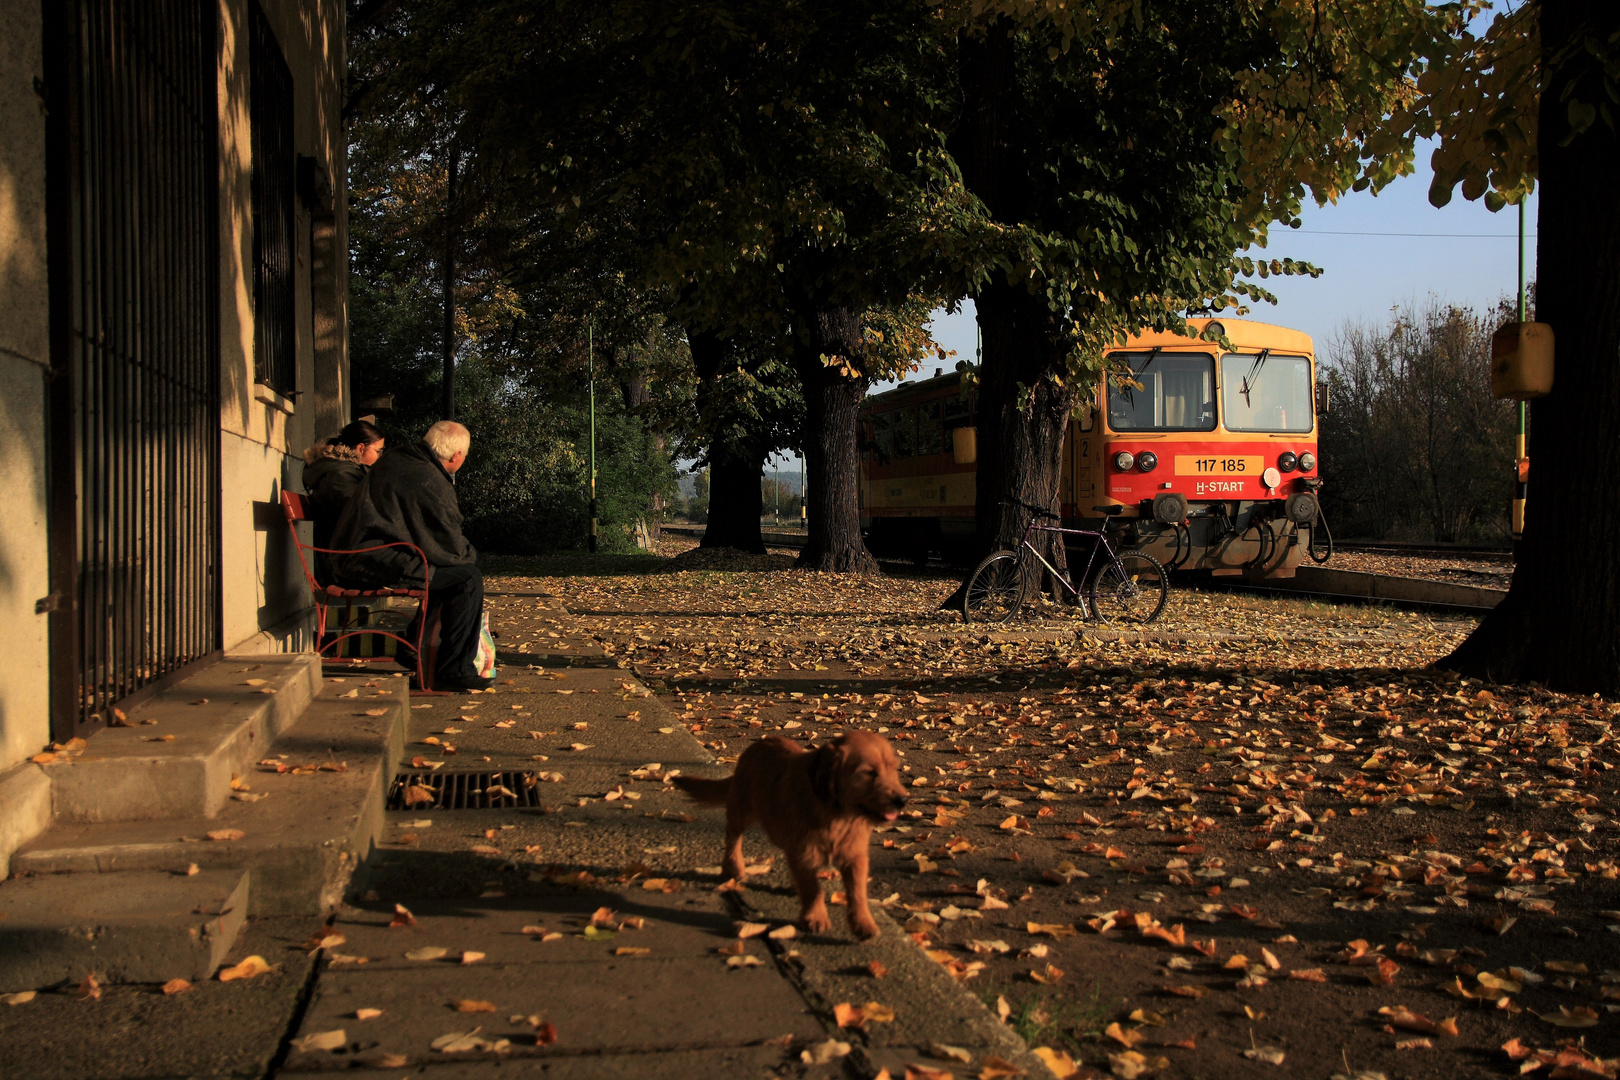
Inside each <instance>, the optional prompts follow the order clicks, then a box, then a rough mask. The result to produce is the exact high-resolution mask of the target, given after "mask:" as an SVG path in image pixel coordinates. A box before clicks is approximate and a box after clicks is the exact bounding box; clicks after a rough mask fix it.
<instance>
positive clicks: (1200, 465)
mask: <svg viewBox="0 0 1620 1080" xmlns="http://www.w3.org/2000/svg"><path fill="white" fill-rule="evenodd" d="M1264 462H1265V458H1263V457H1261V456H1259V455H1258V454H1255V455H1252V456H1248V457H1245V456H1242V455H1236V454H1230V455H1228V454H1177V455H1176V475H1177V476H1259V475H1260V473H1261V471H1262V470H1263V469H1264V468H1265V464H1264Z"/></svg>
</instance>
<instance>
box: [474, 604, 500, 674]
mask: <svg viewBox="0 0 1620 1080" xmlns="http://www.w3.org/2000/svg"><path fill="white" fill-rule="evenodd" d="M473 666H474V667H476V668H477V669H478V677H479V678H480V679H493V678H494V677H495V638H494V637H493V636H491V634H490V632H489V612H487V611H486V612H484V616H483V620H482V622H481V623H480V624H479V627H478V652H477V653H476V654H475V655H474V656H473Z"/></svg>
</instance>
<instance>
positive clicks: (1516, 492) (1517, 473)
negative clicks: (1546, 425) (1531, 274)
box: [1511, 196, 1530, 540]
mask: <svg viewBox="0 0 1620 1080" xmlns="http://www.w3.org/2000/svg"><path fill="white" fill-rule="evenodd" d="M1525 299H1526V297H1525V285H1524V198H1523V197H1522V196H1521V197H1520V199H1519V322H1520V323H1521V324H1523V322H1524V318H1525V314H1526V311H1525V308H1526V304H1525ZM1527 408H1528V407H1527V405H1526V403H1525V402H1523V401H1520V402H1519V435H1518V438H1517V439H1516V440H1514V444H1513V511H1512V517H1511V526H1512V530H1513V539H1515V540H1517V539H1519V537H1521V536H1523V535H1524V500H1525V495H1526V493H1527V492H1528V491H1529V487H1530V458H1529V457H1528V456H1526V454H1525V414H1526V411H1527Z"/></svg>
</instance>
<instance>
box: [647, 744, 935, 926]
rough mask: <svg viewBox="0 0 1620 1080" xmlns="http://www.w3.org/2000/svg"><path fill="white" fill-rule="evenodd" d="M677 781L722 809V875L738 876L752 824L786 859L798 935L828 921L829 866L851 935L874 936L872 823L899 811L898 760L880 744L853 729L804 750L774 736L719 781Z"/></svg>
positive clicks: (901, 792)
mask: <svg viewBox="0 0 1620 1080" xmlns="http://www.w3.org/2000/svg"><path fill="white" fill-rule="evenodd" d="M675 784H676V786H677V787H679V788H680V789H681V790H682V791H685V792H686V793H687V794H688V795H690V796H692V798H694V799H696V800H697V801H698V802H700V803H708V804H711V805H715V806H721V805H723V806H724V807H725V808H726V858H725V863H724V870H725V873H726V875H727V876H728V877H731V878H734V879H736V880H737V881H741V880H742V876H743V857H742V834H743V831H744V830H745V829H747V828H748V826H749V824H750V823H752V822H754V821H758V822H759V823H760V825H761V826H762V827H763V828H764V829H765V835H766V836H769V837H770V838H771V842H772V843H774V844H775V845H776V846H777V847H779V848H781V849H782V851H783V853H785V854H786V855H787V864H788V870H789V872H791V873H792V875H793V883H794V886H795V887H796V888H797V889H798V890H799V901H800V903H801V904H802V905H803V907H802V910H801V911H800V913H799V918H800V919H801V920H802V921H803V923H804V926H805V929H807V930H810V931H813V932H818V933H819V932H821V931H824V930H826V929H827V928H828V927H830V926H831V925H832V920H831V919H829V918H828V917H827V903H826V900H825V899H824V898H823V897H822V893H821V883H820V882H819V881H818V880H817V879H816V872H817V871H818V870H820V869H821V868H822V867H824V866H826V865H828V864H829V863H831V864H832V865H834V866H836V867H838V870H839V872H840V873H841V874H842V875H843V878H844V895H845V896H846V897H847V898H848V901H849V928H850V930H851V931H853V932H854V934H855V936H856V937H857V938H861V939H862V940H865V939H868V938H874V937H877V934H878V927H877V923H876V922H874V921H873V920H872V909H871V908H870V907H869V906H867V900H866V877H867V845H868V844H869V843H870V841H871V834H872V825H873V824H874V823H881V822H885V821H893V820H894V819H895V818H896V817H897V816H898V815H899V813H900V809H901V807H903V806H905V805H906V789H905V787H903V786H902V785H901V783H900V761H899V759H898V758H897V757H895V753H894V748H893V747H891V746H890V745H889V741H888V740H887V739H884V738H882V737H880V736H877V735H873V734H870V733H869V732H865V731H851V732H848V733H846V734H843V735H840V736H838V737H837V738H835V739H833V740H832V741H831V742H829V743H827V744H826V745H824V746H821V747H818V748H817V749H815V750H813V751H807V750H805V749H804V748H803V747H801V746H799V745H798V744H796V743H793V742H789V741H788V740H787V739H783V738H779V737H777V736H775V735H772V736H769V737H767V738H764V739H761V740H759V742H757V743H755V744H754V745H753V746H750V747H749V748H748V749H747V750H744V751H743V753H742V756H741V757H739V758H738V759H737V769H736V771H735V772H733V773H732V774H731V775H730V776H729V777H727V778H726V779H724V780H700V779H698V778H697V777H695V776H677V777H676V778H675Z"/></svg>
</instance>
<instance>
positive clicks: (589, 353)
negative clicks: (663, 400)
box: [585, 323, 596, 554]
mask: <svg viewBox="0 0 1620 1080" xmlns="http://www.w3.org/2000/svg"><path fill="white" fill-rule="evenodd" d="M593 329H594V328H593V327H592V325H591V324H590V323H586V324H585V372H586V376H585V378H586V381H587V382H588V383H589V384H590V395H591V456H590V471H591V534H590V536H588V537H587V538H586V540H585V547H586V550H588V551H590V552H592V553H593V554H594V553H595V551H596V345H595V342H594V341H593V339H592V331H593Z"/></svg>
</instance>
